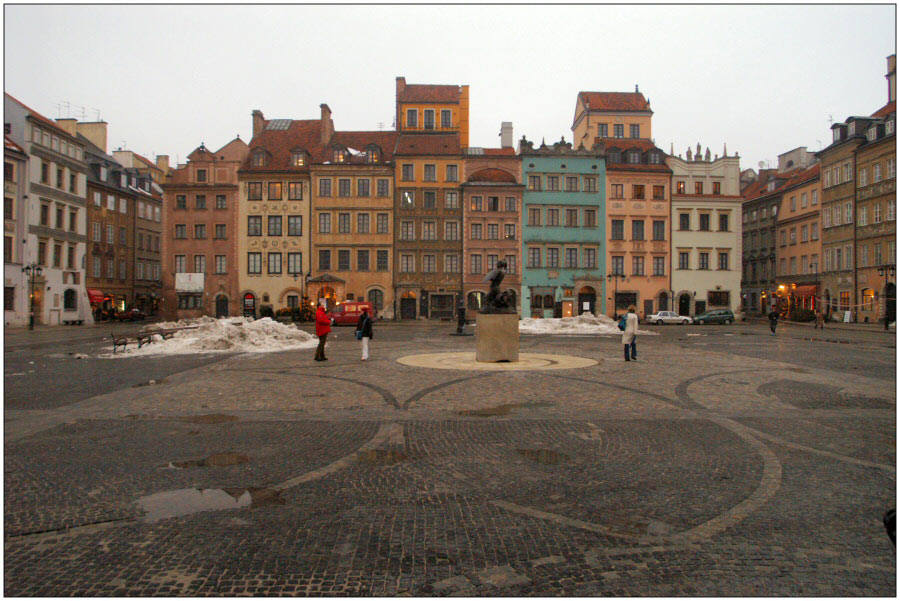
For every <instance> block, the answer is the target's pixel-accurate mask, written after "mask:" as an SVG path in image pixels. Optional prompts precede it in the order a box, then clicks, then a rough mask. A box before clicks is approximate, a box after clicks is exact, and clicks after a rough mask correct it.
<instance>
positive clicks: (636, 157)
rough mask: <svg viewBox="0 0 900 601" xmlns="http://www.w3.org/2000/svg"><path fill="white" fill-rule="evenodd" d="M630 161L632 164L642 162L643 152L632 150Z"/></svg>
mask: <svg viewBox="0 0 900 601" xmlns="http://www.w3.org/2000/svg"><path fill="white" fill-rule="evenodd" d="M628 162H629V163H631V164H632V165H636V164H637V163H640V162H641V153H640V152H638V151H637V150H632V151H631V152H629V153H628Z"/></svg>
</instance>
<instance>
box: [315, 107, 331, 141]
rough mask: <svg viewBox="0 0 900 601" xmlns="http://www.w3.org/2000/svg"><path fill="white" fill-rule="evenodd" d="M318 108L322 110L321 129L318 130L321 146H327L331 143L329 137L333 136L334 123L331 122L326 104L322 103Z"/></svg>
mask: <svg viewBox="0 0 900 601" xmlns="http://www.w3.org/2000/svg"><path fill="white" fill-rule="evenodd" d="M319 108H320V109H322V127H321V128H320V131H321V132H322V144H328V142H329V141H331V136H333V135H334V121H332V120H331V109H330V108H328V105H327V104H325V103H322V104H320V105H319Z"/></svg>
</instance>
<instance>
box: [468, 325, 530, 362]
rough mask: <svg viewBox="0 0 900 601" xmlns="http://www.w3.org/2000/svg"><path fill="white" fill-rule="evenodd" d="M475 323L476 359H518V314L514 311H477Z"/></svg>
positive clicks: (493, 360)
mask: <svg viewBox="0 0 900 601" xmlns="http://www.w3.org/2000/svg"><path fill="white" fill-rule="evenodd" d="M475 324H476V325H475V360H476V361H480V362H482V363H496V362H498V361H510V362H515V361H518V360H519V316H518V315H517V314H516V313H488V314H481V313H479V314H478V316H477V317H476V318H475Z"/></svg>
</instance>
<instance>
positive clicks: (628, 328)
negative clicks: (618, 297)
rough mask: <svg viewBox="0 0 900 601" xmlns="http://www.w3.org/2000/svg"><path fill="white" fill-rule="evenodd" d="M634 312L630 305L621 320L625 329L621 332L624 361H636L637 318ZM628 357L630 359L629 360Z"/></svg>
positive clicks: (634, 309) (632, 306)
mask: <svg viewBox="0 0 900 601" xmlns="http://www.w3.org/2000/svg"><path fill="white" fill-rule="evenodd" d="M636 310H637V309H636V308H635V306H634V305H630V306H629V307H628V313H626V314H625V316H624V317H622V320H623V321H624V322H625V329H624V330H623V331H622V344H623V345H624V348H625V360H626V361H637V330H638V316H637V315H635V311H636ZM629 351H630V352H629ZM629 355H630V356H631V358H629Z"/></svg>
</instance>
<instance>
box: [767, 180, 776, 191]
mask: <svg viewBox="0 0 900 601" xmlns="http://www.w3.org/2000/svg"><path fill="white" fill-rule="evenodd" d="M774 189H775V181H774V180H772V181H771V182H769V185H768V186H766V190H767V191H769V192H771V191H772V190H774Z"/></svg>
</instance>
